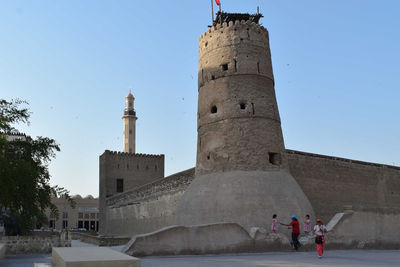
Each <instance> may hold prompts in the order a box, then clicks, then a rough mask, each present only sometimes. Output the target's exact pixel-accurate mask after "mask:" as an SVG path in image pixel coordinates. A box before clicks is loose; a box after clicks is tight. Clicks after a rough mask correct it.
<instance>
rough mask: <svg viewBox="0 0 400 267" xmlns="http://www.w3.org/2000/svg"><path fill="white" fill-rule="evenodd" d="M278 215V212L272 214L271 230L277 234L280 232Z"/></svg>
mask: <svg viewBox="0 0 400 267" xmlns="http://www.w3.org/2000/svg"><path fill="white" fill-rule="evenodd" d="M276 217H277V215H276V214H274V215H272V224H271V231H272V233H273V234H276V233H277V232H278V219H277V218H276Z"/></svg>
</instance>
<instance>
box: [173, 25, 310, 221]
mask: <svg viewBox="0 0 400 267" xmlns="http://www.w3.org/2000/svg"><path fill="white" fill-rule="evenodd" d="M198 94H199V97H198V125H197V127H198V128H197V133H198V141H197V161H196V177H195V179H194V181H193V182H192V184H191V185H190V186H189V187H188V189H187V190H186V192H185V194H184V195H183V197H182V199H181V201H180V203H179V205H178V208H177V212H176V218H175V219H176V220H175V223H176V224H181V225H194V224H203V223H215V222H237V223H240V224H241V225H243V226H245V227H246V228H251V227H254V226H263V225H265V224H266V223H267V222H268V221H269V220H270V218H271V217H272V214H274V213H279V214H280V217H281V218H282V216H288V217H289V216H290V215H292V214H301V215H303V214H304V215H305V214H312V213H313V210H312V207H311V205H310V203H309V201H308V199H307V197H306V196H305V195H304V193H303V191H302V190H301V188H300V187H299V185H298V184H297V182H296V181H295V180H294V178H293V177H292V176H291V175H290V173H289V167H288V162H287V159H286V156H285V147H284V141H283V136H282V129H281V122H280V117H279V111H278V106H277V102H276V97H275V89H274V76H273V72H272V63H271V53H270V48H269V37H268V32H267V30H266V29H265V28H264V27H262V26H260V25H259V24H257V23H255V22H251V21H244V20H242V21H235V22H233V21H230V22H229V24H227V23H224V24H223V25H217V26H216V27H212V28H211V29H209V30H208V31H207V32H206V33H204V34H203V35H202V36H201V37H200V41H199V74H198Z"/></svg>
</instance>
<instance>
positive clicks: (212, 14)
mask: <svg viewBox="0 0 400 267" xmlns="http://www.w3.org/2000/svg"><path fill="white" fill-rule="evenodd" d="M213 1H214V0H211V17H212V22H211V27H212V26H214V2H213Z"/></svg>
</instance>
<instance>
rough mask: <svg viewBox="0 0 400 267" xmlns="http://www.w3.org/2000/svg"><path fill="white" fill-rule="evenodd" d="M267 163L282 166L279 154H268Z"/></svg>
mask: <svg viewBox="0 0 400 267" xmlns="http://www.w3.org/2000/svg"><path fill="white" fill-rule="evenodd" d="M268 156H269V163H271V164H272V165H281V164H282V157H281V154H279V153H274V152H269V153H268Z"/></svg>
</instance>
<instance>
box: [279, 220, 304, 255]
mask: <svg viewBox="0 0 400 267" xmlns="http://www.w3.org/2000/svg"><path fill="white" fill-rule="evenodd" d="M280 224H281V225H285V226H289V227H290V226H291V227H292V242H293V246H294V249H295V250H296V251H297V250H298V249H299V247H301V244H300V242H299V235H300V224H299V222H298V221H297V218H296V216H295V215H293V216H292V222H291V223H289V224H284V223H280Z"/></svg>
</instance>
